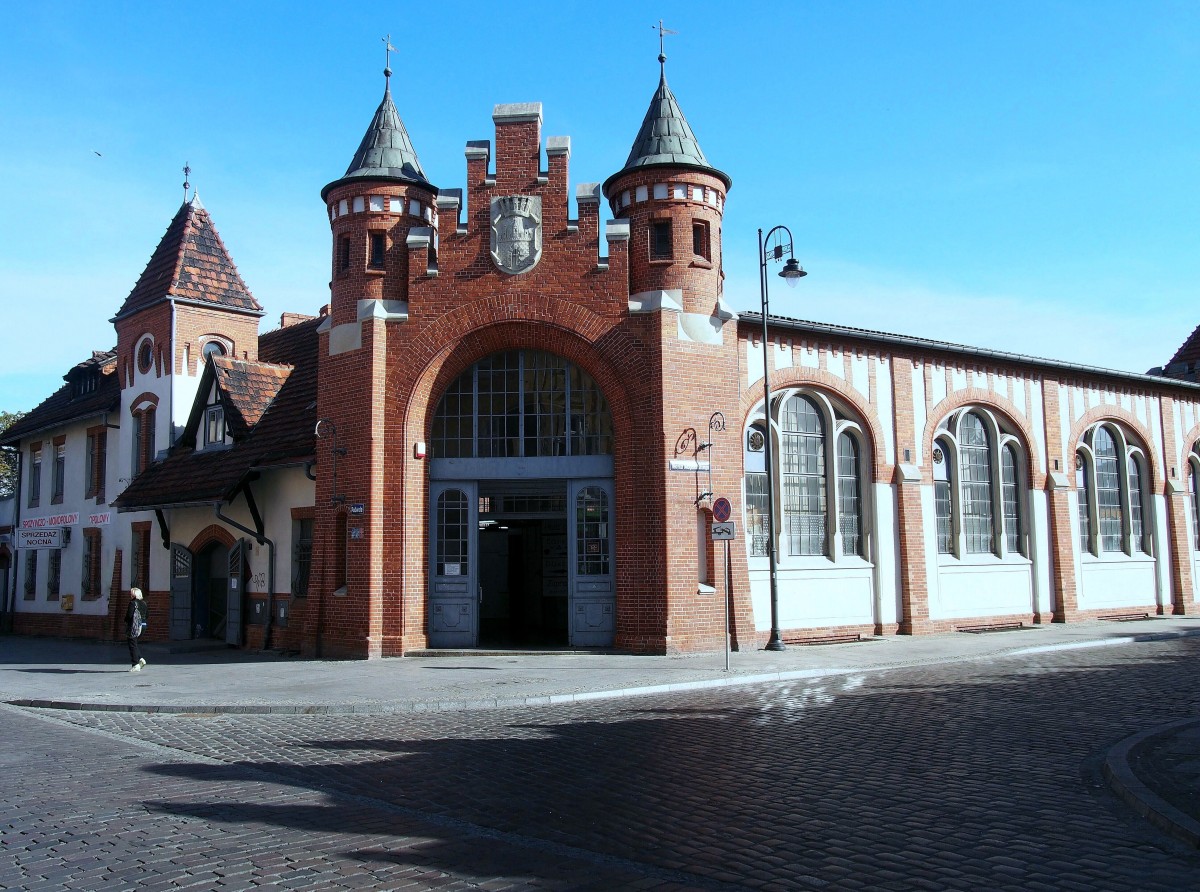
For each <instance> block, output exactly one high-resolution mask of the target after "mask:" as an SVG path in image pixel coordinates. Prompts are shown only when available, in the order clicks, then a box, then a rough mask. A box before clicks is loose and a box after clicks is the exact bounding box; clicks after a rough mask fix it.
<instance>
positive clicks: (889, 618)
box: [873, 483, 900, 627]
mask: <svg viewBox="0 0 1200 892" xmlns="http://www.w3.org/2000/svg"><path fill="white" fill-rule="evenodd" d="M873 493H874V499H873V502H874V505H875V536H874V539H873V543H874V546H875V600H876V611H877V613H878V617H879V622H880V623H881V624H882V625H883V626H884V627H887V626H888V625H894V624H895V623H897V622H899V621H900V585H899V578H898V574H899V553H900V552H899V548H900V536H899V530H898V529H897V527H896V495H895V487H894V486H893V485H892V484H890V483H876V484H875V486H874V487H873Z"/></svg>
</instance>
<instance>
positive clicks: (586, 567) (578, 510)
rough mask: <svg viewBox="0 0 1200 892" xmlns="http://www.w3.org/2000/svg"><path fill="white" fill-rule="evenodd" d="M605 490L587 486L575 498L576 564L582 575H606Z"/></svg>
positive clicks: (606, 497)
mask: <svg viewBox="0 0 1200 892" xmlns="http://www.w3.org/2000/svg"><path fill="white" fill-rule="evenodd" d="M608 550H609V549H608V493H606V492H605V491H604V490H603V489H601V488H600V487H599V486H586V487H584V488H583V489H581V490H580V491H579V495H578V497H577V498H576V500H575V566H576V569H577V570H578V572H579V574H580V575H582V576H605V575H607V574H608V566H609V563H608Z"/></svg>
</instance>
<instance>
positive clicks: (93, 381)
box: [71, 369, 100, 399]
mask: <svg viewBox="0 0 1200 892" xmlns="http://www.w3.org/2000/svg"><path fill="white" fill-rule="evenodd" d="M99 382H100V373H99V372H98V371H96V370H95V369H91V370H88V371H84V372H78V373H76V374H75V375H74V376H72V378H71V399H77V398H79V397H81V396H87V395H88V394H89V393H94V392H95V391H96V387H97V386H98V385H99Z"/></svg>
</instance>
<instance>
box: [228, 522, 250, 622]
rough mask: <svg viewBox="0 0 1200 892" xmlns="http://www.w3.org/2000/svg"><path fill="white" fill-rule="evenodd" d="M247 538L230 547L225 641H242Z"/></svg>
mask: <svg viewBox="0 0 1200 892" xmlns="http://www.w3.org/2000/svg"><path fill="white" fill-rule="evenodd" d="M246 549H247V544H246V540H245V539H238V541H237V542H236V543H234V546H233V547H232V548H230V549H229V576H228V579H227V581H226V584H225V585H226V588H225V643H226V644H236V645H241V643H242V599H243V598H244V597H245V588H246V574H245V566H246V561H245V558H244V557H243V554H244V553H245V552H246Z"/></svg>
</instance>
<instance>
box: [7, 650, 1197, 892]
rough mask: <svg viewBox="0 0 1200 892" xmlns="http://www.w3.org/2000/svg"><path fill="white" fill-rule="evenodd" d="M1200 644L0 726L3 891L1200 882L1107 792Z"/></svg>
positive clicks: (1181, 696) (1179, 688)
mask: <svg viewBox="0 0 1200 892" xmlns="http://www.w3.org/2000/svg"><path fill="white" fill-rule="evenodd" d="M1198 667H1200V640H1198V639H1196V638H1189V639H1180V640H1173V641H1158V642H1138V643H1137V644H1135V645H1132V646H1127V647H1119V648H1117V647H1096V648H1088V649H1082V648H1081V649H1077V650H1067V651H1059V652H1055V653H1045V654H1028V655H1022V656H1013V657H1006V658H995V659H989V660H981V661H974V662H959V663H946V664H942V665H935V666H922V667H914V668H909V669H893V670H890V671H884V672H867V673H863V674H860V675H848V676H841V677H836V678H826V679H820V680H813V681H806V682H795V683H778V684H773V685H763V686H759V687H746V688H738V689H730V690H723V691H719V692H712V693H691V694H680V695H676V696H653V697H642V698H633V699H625V700H620V701H616V700H614V701H596V702H593V703H590V704H579V705H571V706H561V707H540V708H524V709H514V710H502V709H495V710H486V711H474V712H453V713H437V714H428V715H403V716H401V715H396V716H385V715H375V716H353V715H339V716H329V715H324V716H269V715H268V716H237V715H219V716H213V715H178V716H168V715H147V714H138V713H116V712H109V713H99V712H71V711H61V710H50V711H46V710H42V711H39V710H23V709H17V708H13V707H5V708H3V710H2V711H0V734H2V735H3V739H4V747H3V752H4V756H3V764H4V767H5V769H6V770H5V775H6V783H5V793H4V796H3V814H4V817H3V819H0V820H2V824H0V833H2V842H3V850H4V852H5V855H6V857H5V859H4V862H3V863H2V864H0V886H3V887H5V888H23V889H31V890H32V889H109V888H113V889H116V888H134V887H136V888H139V889H166V888H179V887H185V886H192V887H194V888H229V889H238V888H248V887H253V886H257V885H277V886H278V887H279V888H290V889H305V888H311V889H340V888H384V889H426V888H429V889H432V888H439V889H466V888H484V889H505V888H555V889H624V888H637V889H685V888H697V889H717V888H734V887H749V888H763V889H897V890H901V889H989V890H991V889H1014V890H1016V889H1020V890H1051V889H1066V890H1081V892H1082V890H1094V889H1124V890H1158V889H1197V888H1200V852H1197V851H1195V850H1189V849H1188V848H1187V847H1185V846H1184V845H1182V844H1180V843H1177V842H1173V841H1172V840H1170V839H1169V838H1168V837H1166V836H1165V835H1163V834H1162V833H1161V832H1159V831H1158V830H1156V829H1155V828H1154V827H1153V826H1151V825H1150V824H1149V823H1147V822H1146V821H1144V820H1143V819H1142V818H1140V817H1139V816H1138V815H1137V814H1135V813H1134V812H1133V811H1132V810H1131V809H1129V808H1128V807H1127V806H1126V805H1125V804H1124V803H1122V802H1121V801H1120V800H1118V799H1117V797H1116V796H1115V795H1114V794H1113V793H1112V792H1111V791H1110V790H1109V789H1108V787H1107V786H1106V784H1105V782H1104V780H1103V779H1102V777H1101V772H1100V764H1101V762H1102V760H1103V758H1104V755H1105V753H1106V752H1107V751H1108V749H1109V748H1110V747H1112V746H1113V745H1114V744H1115V743H1116V742H1118V741H1120V740H1121V739H1123V738H1125V737H1127V736H1128V735H1131V734H1134V733H1136V732H1138V731H1141V730H1143V729H1145V728H1147V727H1149V726H1153V725H1155V724H1159V723H1163V722H1168V721H1171V720H1174V719H1180V718H1188V717H1195V716H1197V715H1200V669H1198Z"/></svg>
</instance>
